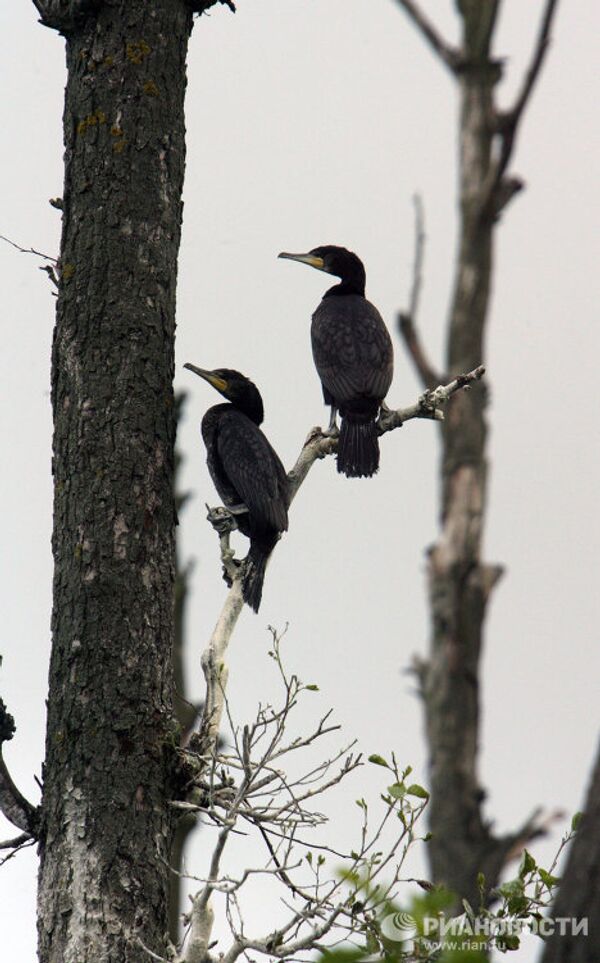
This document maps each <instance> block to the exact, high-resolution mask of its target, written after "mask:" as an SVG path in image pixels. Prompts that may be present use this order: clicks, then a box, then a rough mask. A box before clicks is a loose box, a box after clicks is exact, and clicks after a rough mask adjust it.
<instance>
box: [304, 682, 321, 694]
mask: <svg viewBox="0 0 600 963" xmlns="http://www.w3.org/2000/svg"><path fill="white" fill-rule="evenodd" d="M304 688H305V689H306V690H307V691H308V692H319V686H318V685H315V684H314V682H313V683H311V685H305V686H304Z"/></svg>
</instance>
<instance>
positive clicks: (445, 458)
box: [398, 0, 556, 906]
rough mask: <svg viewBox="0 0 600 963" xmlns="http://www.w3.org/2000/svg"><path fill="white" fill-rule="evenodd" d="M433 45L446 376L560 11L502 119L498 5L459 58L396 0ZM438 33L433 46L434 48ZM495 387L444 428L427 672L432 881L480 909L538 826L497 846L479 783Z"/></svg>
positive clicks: (463, 401)
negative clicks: (439, 72) (450, 111)
mask: <svg viewBox="0 0 600 963" xmlns="http://www.w3.org/2000/svg"><path fill="white" fill-rule="evenodd" d="M398 2H399V4H400V5H401V6H402V7H403V8H404V10H405V11H406V12H407V13H408V14H409V16H410V17H411V19H412V20H413V22H414V24H415V26H416V27H417V28H418V29H419V30H420V32H421V33H422V34H423V36H424V39H425V40H426V41H427V42H428V43H429V44H430V45H431V46H432V47H433V49H434V50H435V51H436V53H437V54H438V55H439V56H440V58H441V60H442V61H443V63H444V64H445V65H446V66H448V67H450V68H451V70H452V72H453V73H454V75H455V77H456V80H457V83H458V87H459V95H460V105H461V107H460V135H459V192H460V196H459V215H460V216H459V245H458V259H457V269H456V277H455V284H454V291H453V296H452V302H451V307H450V316H449V323H448V336H447V348H446V361H445V369H446V370H445V376H446V377H453V376H454V375H455V374H456V373H457V372H459V371H469V370H470V369H472V368H474V367H476V366H477V365H478V364H481V363H484V362H485V326H486V320H487V314H488V304H489V297H490V288H491V279H492V272H493V252H494V233H495V227H496V224H497V221H498V217H499V214H500V212H501V211H502V210H503V208H504V207H505V206H506V204H507V203H508V202H509V201H510V199H511V198H512V197H513V196H514V194H515V193H516V192H517V191H518V190H519V189H520V187H521V183H520V181H518V180H517V179H515V178H507V177H506V176H505V170H506V167H507V164H508V161H509V160H510V157H511V153H512V149H513V146H514V139H515V134H516V130H517V126H518V123H519V121H520V119H521V115H522V113H523V109H524V107H525V104H526V102H527V100H528V98H529V96H530V94H531V91H532V89H533V83H534V81H535V79H536V78H537V74H538V73H539V69H540V67H541V63H542V59H543V55H544V52H545V50H546V47H547V44H548V36H549V30H550V26H551V21H552V15H553V13H554V8H555V6H556V0H548V2H547V4H546V11H545V14H544V17H543V20H542V27H541V29H540V36H539V37H538V41H537V44H536V47H535V50H534V56H533V60H532V66H531V68H530V70H529V72H528V74H527V76H526V80H525V83H524V85H523V89H522V91H521V93H520V94H519V97H518V99H517V102H516V104H515V107H514V108H513V110H512V111H509V112H507V113H506V114H504V115H502V116H501V115H500V114H499V112H498V110H497V108H496V104H495V87H496V85H497V83H498V81H499V80H500V77H501V65H500V62H498V61H496V60H494V58H493V57H492V55H491V41H492V35H493V31H494V26H495V23H496V18H497V14H498V9H499V0H457V2H456V8H457V11H458V14H459V16H460V18H461V22H462V40H461V44H460V47H459V48H457V49H453V48H451V47H450V45H449V44H447V43H446V42H445V41H444V40H443V39H442V38H441V37H440V35H439V34H438V33H437V31H436V30H435V28H434V27H433V26H432V25H431V24H430V23H429V22H427V21H426V22H425V24H424V23H423V19H424V18H423V15H422V14H421V12H420V11H419V10H418V8H417V7H416V5H415V4H414V3H413V2H412V0H411V2H407V0H398ZM432 31H433V35H434V37H435V43H434V42H433V41H432ZM415 321H416V319H415V318H412V317H409V316H401V317H400V329H401V332H402V334H403V336H404V338H405V342H406V346H407V348H408V351H409V353H410V354H411V356H412V358H413V361H414V363H415V367H416V368H417V371H418V372H419V375H420V377H421V379H422V381H423V383H424V384H425V385H426V386H428V385H429V384H430V383H431V381H432V380H433V379H434V378H436V379H438V380H441V377H444V375H442V376H439V375H436V373H435V371H434V369H433V368H432V366H431V365H430V364H429V362H428V361H427V357H426V354H425V352H424V350H423V348H422V346H421V344H420V341H419V339H418V336H417V334H416V329H415ZM486 395H487V393H486V387H485V385H484V383H482V382H480V383H478V384H475V385H474V386H473V388H472V390H471V391H469V392H460V393H458V394H457V395H455V396H454V397H453V398H452V399H451V402H450V404H449V406H448V411H447V416H446V420H445V421H444V422H443V424H442V428H441V439H442V470H441V481H442V484H441V505H440V519H441V531H440V535H439V538H438V539H437V541H436V543H435V544H434V545H433V547H432V548H431V550H430V552H429V562H428V588H429V603H430V614H431V626H432V627H431V642H430V653H429V658H428V660H427V661H426V662H423V663H421V664H420V665H419V666H418V673H419V676H420V681H421V691H422V694H423V699H424V706H425V719H426V732H427V742H428V748H429V755H430V761H429V765H430V790H431V801H430V806H429V810H428V812H429V819H430V826H431V831H432V834H433V835H432V839H431V842H430V844H429V847H428V852H429V855H430V862H431V873H432V877H433V879H434V881H435V882H436V883H443V884H444V885H446V886H448V887H449V888H450V889H451V890H453V891H454V892H455V893H456V894H457V895H458V896H460V897H462V898H466V899H468V900H469V902H471V903H472V905H473V906H477V905H478V902H479V889H478V885H477V876H478V874H479V873H483V874H484V875H485V877H486V881H487V885H488V887H489V888H491V887H493V886H495V885H496V884H497V882H498V878H499V874H500V872H501V870H502V868H503V866H504V864H505V862H506V860H507V858H508V856H509V854H513V855H514V852H515V850H517V851H518V847H519V846H520V845H522V844H523V843H524V842H526V841H527V839H528V838H531V836H532V835H533V834H535V832H536V827H535V825H534V822H533V821H528V822H526V823H525V825H524V826H523V827H522V828H521V829H519V830H518V831H516V832H515V833H513V834H509V835H507V836H504V837H501V838H499V837H496V836H494V835H493V833H492V832H491V830H490V826H489V824H487V823H486V822H485V820H484V818H483V814H482V802H483V799H484V796H485V794H484V792H483V790H482V789H481V788H480V785H479V780H478V774H477V753H478V738H479V661H480V656H481V650H482V644H483V630H484V624H485V617H486V609H487V605H488V601H489V598H490V593H491V591H492V589H493V587H494V585H495V584H496V583H497V581H498V579H499V577H500V576H501V574H502V569H501V567H500V566H497V565H489V564H487V563H486V562H484V560H483V558H482V536H483V525H484V518H485V508H486V475H487V459H486V435H487V428H486V420H485V408H486V402H487V397H486Z"/></svg>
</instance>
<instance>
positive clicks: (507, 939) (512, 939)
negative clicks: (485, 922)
mask: <svg viewBox="0 0 600 963" xmlns="http://www.w3.org/2000/svg"><path fill="white" fill-rule="evenodd" d="M520 945H521V941H520V939H519V937H518V936H513V935H507V936H500V937H498V940H497V941H496V946H497V947H498V949H499V950H500V951H501V952H504V951H505V950H518V949H519V946H520Z"/></svg>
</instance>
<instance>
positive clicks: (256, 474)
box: [217, 410, 288, 532]
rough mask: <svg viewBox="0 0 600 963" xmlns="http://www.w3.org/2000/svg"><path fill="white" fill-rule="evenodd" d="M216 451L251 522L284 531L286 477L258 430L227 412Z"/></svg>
mask: <svg viewBox="0 0 600 963" xmlns="http://www.w3.org/2000/svg"><path fill="white" fill-rule="evenodd" d="M217 451H218V455H219V458H220V460H221V464H222V465H223V469H224V471H225V474H226V475H227V477H228V479H229V481H230V482H231V484H232V485H233V487H234V488H235V490H236V491H237V493H238V495H239V496H240V500H241V501H243V503H244V504H245V505H246V507H247V508H248V511H249V513H250V516H251V517H252V518H253V521H254V523H255V524H256V523H259V525H260V524H266V525H267V526H268V527H272V528H275V529H276V530H277V531H279V532H284V531H287V527H288V518H287V508H288V481H287V475H286V472H285V468H284V467H283V465H282V464H281V461H280V459H279V457H278V455H277V453H276V452H275V451H274V450H273V448H272V447H271V445H270V444H269V442H268V441H267V439H266V437H265V436H264V434H263V433H262V431H261V430H260V428H258V427H257V425H255V424H254V422H253V421H251V420H250V418H248V417H247V416H246V415H244V414H243V413H242V412H240V411H235V410H232V411H231V412H228V413H227V414H226V415H224V416H223V417H222V419H221V421H220V424H219V431H218V436H217Z"/></svg>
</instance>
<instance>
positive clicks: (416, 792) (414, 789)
mask: <svg viewBox="0 0 600 963" xmlns="http://www.w3.org/2000/svg"><path fill="white" fill-rule="evenodd" d="M406 792H407V793H408V795H409V796H416V797H417V798H418V799H429V793H428V792H427V790H426V789H423V786H419V785H418V783H416V782H413V784H412V786H409V787H408V789H407V790H406Z"/></svg>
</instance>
